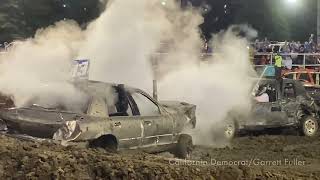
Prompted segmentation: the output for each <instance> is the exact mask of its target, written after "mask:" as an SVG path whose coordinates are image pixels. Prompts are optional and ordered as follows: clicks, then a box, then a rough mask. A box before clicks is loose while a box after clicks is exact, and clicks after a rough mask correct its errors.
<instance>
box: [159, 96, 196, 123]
mask: <svg viewBox="0 0 320 180" xmlns="http://www.w3.org/2000/svg"><path fill="white" fill-rule="evenodd" d="M159 103H160V104H161V105H162V106H163V107H165V108H166V110H167V111H168V112H169V113H181V114H184V115H186V116H187V117H188V118H189V119H190V121H191V122H192V125H193V127H195V125H196V105H194V104H189V103H186V102H179V101H160V102H159Z"/></svg>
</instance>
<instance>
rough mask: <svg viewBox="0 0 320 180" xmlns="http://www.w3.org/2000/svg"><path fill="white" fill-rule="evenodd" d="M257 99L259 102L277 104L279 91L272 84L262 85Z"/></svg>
mask: <svg viewBox="0 0 320 180" xmlns="http://www.w3.org/2000/svg"><path fill="white" fill-rule="evenodd" d="M255 99H256V100H257V101H258V102H275V101H276V100H277V91H276V89H275V87H274V85H272V84H264V85H260V86H259V88H258V92H257V93H256V96H255Z"/></svg>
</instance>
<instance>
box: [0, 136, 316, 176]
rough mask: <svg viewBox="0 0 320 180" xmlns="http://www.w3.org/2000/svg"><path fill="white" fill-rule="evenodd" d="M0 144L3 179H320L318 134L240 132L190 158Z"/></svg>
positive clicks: (1, 139) (25, 143)
mask: <svg viewBox="0 0 320 180" xmlns="http://www.w3.org/2000/svg"><path fill="white" fill-rule="evenodd" d="M0 144H1V146H0V177H1V179H226V180H228V179H232V180H234V179H320V139H319V138H315V139H310V138H304V137H298V136H259V137H241V138H237V139H235V140H234V141H233V142H232V143H231V147H228V148H220V149H217V148H212V147H204V146H197V147H195V149H194V152H193V154H192V159H193V160H192V161H184V160H180V161H178V160H175V159H172V158H170V154H168V153H162V154H160V155H150V154H146V153H137V152H120V153H116V154H112V153H108V152H106V151H105V150H103V149H85V148H75V147H63V146H60V145H53V144H50V143H47V142H43V143H38V142H29V141H22V140H17V139H14V138H9V137H6V136H4V135H1V136H0ZM230 163H234V164H236V165H233V166H230ZM246 163H251V164H246ZM272 163H273V164H272ZM223 164H224V165H223Z"/></svg>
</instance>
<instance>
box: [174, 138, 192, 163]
mask: <svg viewBox="0 0 320 180" xmlns="http://www.w3.org/2000/svg"><path fill="white" fill-rule="evenodd" d="M192 150H193V143H192V137H191V136H190V135H187V134H182V135H180V137H179V140H178V144H177V145H176V148H175V151H174V155H175V156H176V157H177V158H180V159H189V158H190V157H191V152H192Z"/></svg>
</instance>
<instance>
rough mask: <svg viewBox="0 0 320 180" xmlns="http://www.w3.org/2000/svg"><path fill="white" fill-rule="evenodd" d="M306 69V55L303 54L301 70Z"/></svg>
mask: <svg viewBox="0 0 320 180" xmlns="http://www.w3.org/2000/svg"><path fill="white" fill-rule="evenodd" d="M305 68H306V54H303V69H305Z"/></svg>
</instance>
